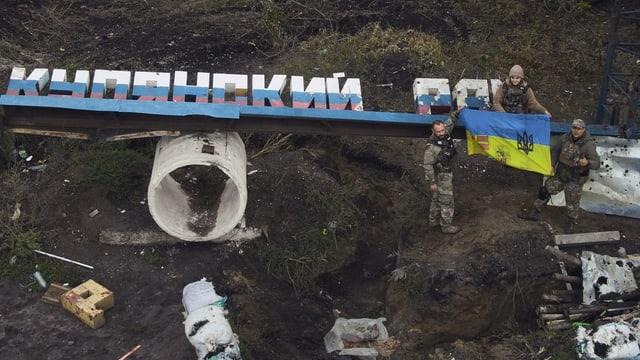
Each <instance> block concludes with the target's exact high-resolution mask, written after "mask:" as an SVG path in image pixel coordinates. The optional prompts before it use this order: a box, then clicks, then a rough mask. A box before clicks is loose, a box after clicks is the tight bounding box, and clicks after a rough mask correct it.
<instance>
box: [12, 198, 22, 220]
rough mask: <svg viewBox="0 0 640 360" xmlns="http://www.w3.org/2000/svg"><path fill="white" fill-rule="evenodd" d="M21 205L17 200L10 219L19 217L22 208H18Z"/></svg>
mask: <svg viewBox="0 0 640 360" xmlns="http://www.w3.org/2000/svg"><path fill="white" fill-rule="evenodd" d="M21 207H22V204H20V203H19V202H17V203H16V207H15V209H14V210H13V215H11V221H16V220H18V219H19V218H20V215H21V214H22V210H20V208H21Z"/></svg>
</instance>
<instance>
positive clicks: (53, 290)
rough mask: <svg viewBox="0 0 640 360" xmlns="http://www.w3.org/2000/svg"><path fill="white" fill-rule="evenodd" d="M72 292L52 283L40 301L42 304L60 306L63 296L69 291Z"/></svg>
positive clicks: (67, 288)
mask: <svg viewBox="0 0 640 360" xmlns="http://www.w3.org/2000/svg"><path fill="white" fill-rule="evenodd" d="M69 290H71V288H69V287H66V286H64V285H61V284H57V283H51V285H49V288H48V289H47V292H45V293H44V295H42V297H41V298H40V300H41V301H42V302H46V303H47V304H51V305H60V304H61V303H62V295H64V294H65V293H66V292H67V291H69Z"/></svg>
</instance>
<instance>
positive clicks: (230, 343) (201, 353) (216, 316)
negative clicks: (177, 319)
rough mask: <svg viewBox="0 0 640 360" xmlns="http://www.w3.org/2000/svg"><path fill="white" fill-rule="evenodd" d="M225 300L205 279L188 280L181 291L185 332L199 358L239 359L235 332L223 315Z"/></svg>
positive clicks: (207, 359) (199, 359)
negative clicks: (189, 281) (190, 281)
mask: <svg viewBox="0 0 640 360" xmlns="http://www.w3.org/2000/svg"><path fill="white" fill-rule="evenodd" d="M226 300H227V298H226V297H222V296H220V295H218V294H217V293H216V292H215V289H214V287H213V284H212V283H211V282H209V281H206V280H205V279H202V280H200V281H195V282H192V283H190V284H188V285H187V286H185V287H184V289H183V291H182V305H183V306H184V308H185V310H186V311H185V313H184V315H185V318H186V319H185V321H184V333H185V335H187V339H189V342H190V343H191V345H193V347H194V348H195V349H196V355H197V357H198V360H239V359H241V357H240V346H239V341H238V336H237V335H236V334H234V333H233V330H232V329H231V325H230V324H229V321H228V320H227V318H226V315H227V311H226V310H225V308H224V306H225V303H226Z"/></svg>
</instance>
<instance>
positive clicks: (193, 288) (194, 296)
mask: <svg viewBox="0 0 640 360" xmlns="http://www.w3.org/2000/svg"><path fill="white" fill-rule="evenodd" d="M223 299H224V298H223V297H222V296H220V295H218V294H216V291H215V289H214V287H213V284H212V283H211V282H210V281H207V280H206V279H204V278H203V279H201V280H200V281H195V282H192V283H190V284H188V285H187V286H185V287H184V289H182V305H183V306H184V309H185V310H186V311H187V313H191V312H192V311H194V310H197V309H200V308H202V307H205V306H207V305H211V304H214V303H216V302H219V301H222V300H223ZM223 305H224V304H223Z"/></svg>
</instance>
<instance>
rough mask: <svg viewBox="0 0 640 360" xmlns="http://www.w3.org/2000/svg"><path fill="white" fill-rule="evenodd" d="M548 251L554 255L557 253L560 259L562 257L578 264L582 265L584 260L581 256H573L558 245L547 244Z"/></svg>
mask: <svg viewBox="0 0 640 360" xmlns="http://www.w3.org/2000/svg"><path fill="white" fill-rule="evenodd" d="M544 249H545V250H546V251H548V252H550V253H552V254H553V255H555V256H556V257H557V258H558V259H562V260H565V261H568V262H570V263H572V264H574V265H576V266H579V267H582V260H580V259H579V258H577V257H575V256H571V255H569V254H567V253H565V252H564V251H562V250H560V249H559V248H558V247H557V246H551V245H547V246H545V248H544Z"/></svg>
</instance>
